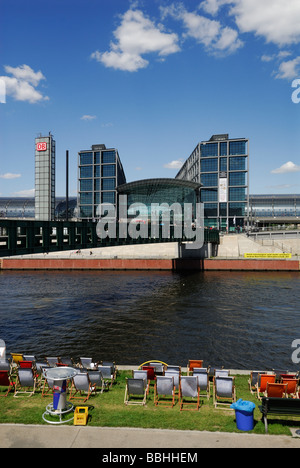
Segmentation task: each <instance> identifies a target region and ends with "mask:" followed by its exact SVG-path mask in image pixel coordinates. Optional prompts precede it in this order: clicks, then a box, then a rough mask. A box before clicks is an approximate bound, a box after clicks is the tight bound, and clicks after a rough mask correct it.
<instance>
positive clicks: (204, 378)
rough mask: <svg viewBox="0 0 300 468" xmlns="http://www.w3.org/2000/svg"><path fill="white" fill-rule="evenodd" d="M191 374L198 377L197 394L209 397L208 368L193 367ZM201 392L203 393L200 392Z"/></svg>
mask: <svg viewBox="0 0 300 468" xmlns="http://www.w3.org/2000/svg"><path fill="white" fill-rule="evenodd" d="M193 375H194V376H196V377H197V379H198V385H199V389H200V390H199V392H200V393H199V395H200V396H206V398H207V399H208V400H209V399H210V381H209V375H208V369H207V368H205V367H202V368H194V371H193ZM201 392H203V393H201Z"/></svg>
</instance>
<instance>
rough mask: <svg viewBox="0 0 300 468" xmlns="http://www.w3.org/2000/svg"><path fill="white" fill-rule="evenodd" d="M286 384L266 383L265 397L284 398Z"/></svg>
mask: <svg viewBox="0 0 300 468" xmlns="http://www.w3.org/2000/svg"><path fill="white" fill-rule="evenodd" d="M286 391H287V384H282V383H270V382H268V383H267V389H266V396H267V397H268V398H286Z"/></svg>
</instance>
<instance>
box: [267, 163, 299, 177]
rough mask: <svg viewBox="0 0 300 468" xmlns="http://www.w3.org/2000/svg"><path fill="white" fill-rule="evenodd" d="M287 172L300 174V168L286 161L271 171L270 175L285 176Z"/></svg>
mask: <svg viewBox="0 0 300 468" xmlns="http://www.w3.org/2000/svg"><path fill="white" fill-rule="evenodd" d="M289 172H300V166H297V165H296V164H294V163H293V162H292V161H288V162H287V163H285V164H283V165H282V166H280V167H279V168H278V169H273V171H271V173H272V174H286V173H289Z"/></svg>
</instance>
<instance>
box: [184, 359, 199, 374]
mask: <svg viewBox="0 0 300 468" xmlns="http://www.w3.org/2000/svg"><path fill="white" fill-rule="evenodd" d="M202 366H203V360H201V359H190V360H189V362H188V365H187V375H190V374H192V373H193V370H194V369H195V367H202Z"/></svg>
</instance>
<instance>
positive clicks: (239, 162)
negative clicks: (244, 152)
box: [201, 157, 246, 172]
mask: <svg viewBox="0 0 300 468" xmlns="http://www.w3.org/2000/svg"><path fill="white" fill-rule="evenodd" d="M219 162H220V167H219ZM227 170H229V171H245V170H246V158H245V157H235V158H229V167H228V163H227V158H209V159H202V161H201V172H218V171H222V172H224V171H227Z"/></svg>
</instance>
